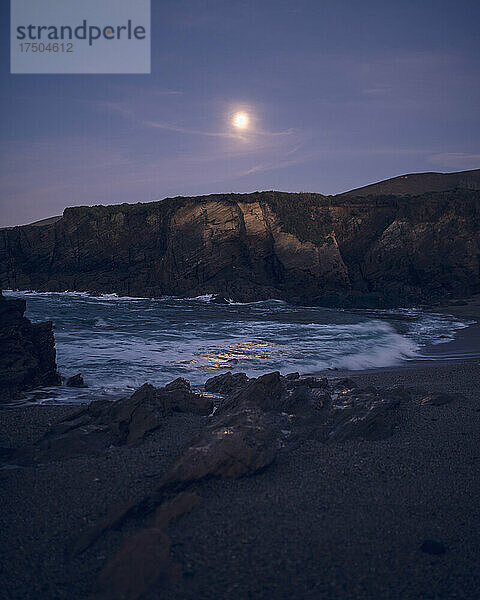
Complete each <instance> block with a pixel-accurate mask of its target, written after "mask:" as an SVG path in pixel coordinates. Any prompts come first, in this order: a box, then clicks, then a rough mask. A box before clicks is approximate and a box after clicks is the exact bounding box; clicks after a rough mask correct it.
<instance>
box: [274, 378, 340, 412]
mask: <svg viewBox="0 0 480 600" xmlns="http://www.w3.org/2000/svg"><path fill="white" fill-rule="evenodd" d="M331 404H332V400H331V396H330V394H329V392H328V391H327V390H325V389H323V388H316V387H314V388H311V387H309V386H308V385H300V386H296V387H295V388H293V389H292V390H291V392H290V394H289V395H288V396H287V397H286V399H284V402H283V403H282V409H283V410H284V411H285V412H286V413H293V414H295V415H298V414H304V413H308V414H311V413H312V412H313V413H317V412H318V411H323V412H324V411H326V410H328V409H330V407H331Z"/></svg>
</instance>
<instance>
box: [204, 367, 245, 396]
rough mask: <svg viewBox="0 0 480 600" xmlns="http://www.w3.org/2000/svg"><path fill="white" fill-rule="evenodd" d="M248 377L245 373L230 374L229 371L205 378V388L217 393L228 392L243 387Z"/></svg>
mask: <svg viewBox="0 0 480 600" xmlns="http://www.w3.org/2000/svg"><path fill="white" fill-rule="evenodd" d="M248 381H249V379H248V377H247V376H246V374H245V373H235V374H232V372H231V371H228V372H227V373H222V374H221V375H216V376H215V377H211V378H210V379H207V381H206V382H205V390H206V391H207V392H214V393H217V394H229V393H230V392H232V391H233V390H235V389H236V388H238V387H243V386H244V385H246V384H247V383H248Z"/></svg>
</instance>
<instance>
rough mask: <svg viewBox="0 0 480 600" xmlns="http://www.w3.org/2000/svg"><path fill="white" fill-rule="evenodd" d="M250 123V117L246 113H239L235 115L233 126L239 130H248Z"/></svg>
mask: <svg viewBox="0 0 480 600" xmlns="http://www.w3.org/2000/svg"><path fill="white" fill-rule="evenodd" d="M249 123H250V117H249V116H248V115H247V113H245V112H237V113H235V114H234V115H233V119H232V124H233V126H234V127H237V129H246V128H247V127H248V124H249Z"/></svg>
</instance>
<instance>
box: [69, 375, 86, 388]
mask: <svg viewBox="0 0 480 600" xmlns="http://www.w3.org/2000/svg"><path fill="white" fill-rule="evenodd" d="M66 385H68V387H75V388H85V387H87V385H86V383H85V381H84V380H83V375H82V374H81V373H77V374H76V375H73V376H72V377H69V378H68V379H67V383H66Z"/></svg>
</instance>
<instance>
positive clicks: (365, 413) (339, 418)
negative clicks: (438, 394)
mask: <svg viewBox="0 0 480 600" xmlns="http://www.w3.org/2000/svg"><path fill="white" fill-rule="evenodd" d="M407 398H409V393H408V392H407V391H405V390H402V389H395V390H386V391H379V390H374V391H370V390H362V389H359V388H355V389H354V390H346V391H345V392H344V394H342V395H340V396H339V397H337V398H336V399H335V401H334V402H335V405H334V407H333V410H332V414H331V418H330V423H329V431H328V434H327V438H328V440H329V441H335V442H342V441H345V440H349V439H354V438H363V439H366V440H381V439H385V438H387V437H389V436H391V435H392V433H393V430H394V428H395V424H396V413H397V409H398V407H399V405H400V402H401V401H402V400H404V399H407Z"/></svg>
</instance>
